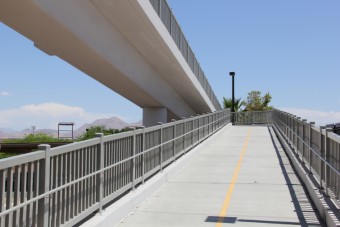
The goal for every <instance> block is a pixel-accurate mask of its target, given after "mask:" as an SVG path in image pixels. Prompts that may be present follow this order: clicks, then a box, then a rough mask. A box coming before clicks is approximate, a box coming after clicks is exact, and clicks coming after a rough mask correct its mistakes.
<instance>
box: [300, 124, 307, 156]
mask: <svg viewBox="0 0 340 227" xmlns="http://www.w3.org/2000/svg"><path fill="white" fill-rule="evenodd" d="M306 123H307V119H303V120H302V141H301V144H302V158H301V160H302V163H305V150H306V144H305V142H306V141H305V136H306V127H305V126H306Z"/></svg>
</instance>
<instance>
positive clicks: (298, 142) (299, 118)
mask: <svg viewBox="0 0 340 227" xmlns="http://www.w3.org/2000/svg"><path fill="white" fill-rule="evenodd" d="M300 121H301V117H297V118H296V153H297V156H301V150H300V124H301V122H300ZM301 160H303V157H302V158H301Z"/></svg>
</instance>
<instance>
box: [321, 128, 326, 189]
mask: <svg viewBox="0 0 340 227" xmlns="http://www.w3.org/2000/svg"><path fill="white" fill-rule="evenodd" d="M325 128H326V127H324V126H320V147H319V149H320V156H321V158H325V144H324V143H325V141H324V140H323V139H322V137H323V132H322V131H323V129H325ZM319 167H320V168H319V171H320V172H319V176H320V189H323V184H322V181H323V180H324V179H325V171H324V170H325V163H324V161H323V160H322V159H320V166H319Z"/></svg>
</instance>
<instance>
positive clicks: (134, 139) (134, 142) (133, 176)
mask: <svg viewBox="0 0 340 227" xmlns="http://www.w3.org/2000/svg"><path fill="white" fill-rule="evenodd" d="M131 129H133V137H132V138H133V139H132V140H133V141H132V146H133V147H132V157H133V158H132V159H131V165H132V167H131V183H132V190H133V191H134V190H135V189H136V186H135V178H136V157H135V155H136V128H135V127H131Z"/></svg>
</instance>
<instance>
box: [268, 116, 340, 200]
mask: <svg viewBox="0 0 340 227" xmlns="http://www.w3.org/2000/svg"><path fill="white" fill-rule="evenodd" d="M273 122H274V125H275V126H276V127H277V128H278V130H279V132H280V133H281V134H282V136H283V137H284V139H285V140H286V141H287V142H288V144H289V145H290V146H291V147H292V148H293V150H294V152H295V154H296V155H297V156H298V158H299V160H300V161H301V162H302V163H304V164H305V165H306V166H307V167H308V169H309V172H310V173H311V174H313V175H314V176H315V178H316V180H317V181H318V183H319V187H320V188H321V189H325V193H326V195H331V196H332V197H335V198H336V199H338V200H339V198H340V137H339V136H338V135H336V134H335V133H333V132H332V131H333V129H332V128H325V127H322V126H321V127H316V126H315V123H314V122H309V123H308V122H307V120H305V119H301V118H300V117H297V116H295V115H292V114H289V113H286V112H283V111H280V110H275V111H274V112H273Z"/></svg>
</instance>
